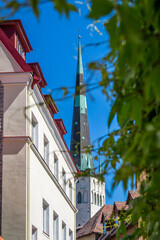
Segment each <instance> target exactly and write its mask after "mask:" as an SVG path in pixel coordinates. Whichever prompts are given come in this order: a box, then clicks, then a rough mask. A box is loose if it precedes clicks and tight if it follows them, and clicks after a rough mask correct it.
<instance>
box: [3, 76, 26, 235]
mask: <svg viewBox="0 0 160 240" xmlns="http://www.w3.org/2000/svg"><path fill="white" fill-rule="evenodd" d="M27 79H28V74H27V75H26V76H25V77H24V75H23V76H21V75H19V74H12V75H11V74H8V75H7V74H4V75H3V74H2V75H1V80H2V84H3V89H4V106H3V113H4V116H3V118H4V121H3V136H4V139H3V160H2V161H3V173H2V236H3V237H4V239H9V240H13V239H15V238H16V239H25V233H26V139H24V136H25V135H26V117H25V111H24V110H25V106H26V89H27V84H26V82H27Z"/></svg>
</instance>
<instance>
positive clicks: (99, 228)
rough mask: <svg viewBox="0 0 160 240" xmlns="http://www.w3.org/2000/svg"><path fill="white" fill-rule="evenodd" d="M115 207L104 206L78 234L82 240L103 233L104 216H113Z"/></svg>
mask: <svg viewBox="0 0 160 240" xmlns="http://www.w3.org/2000/svg"><path fill="white" fill-rule="evenodd" d="M112 210H113V205H104V206H103V207H102V208H101V209H100V210H99V211H98V212H97V213H96V214H95V215H94V216H93V217H92V218H91V219H90V220H89V221H88V222H87V223H86V224H85V225H84V226H83V227H82V228H81V229H80V230H79V231H78V233H77V238H80V237H82V236H85V235H89V234H91V233H100V234H101V233H103V224H102V223H101V218H102V214H103V213H104V214H105V215H106V216H107V215H111V214H112Z"/></svg>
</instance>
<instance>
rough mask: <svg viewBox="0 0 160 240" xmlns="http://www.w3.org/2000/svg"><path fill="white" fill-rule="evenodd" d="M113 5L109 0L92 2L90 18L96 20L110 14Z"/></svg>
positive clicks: (93, 0)
mask: <svg viewBox="0 0 160 240" xmlns="http://www.w3.org/2000/svg"><path fill="white" fill-rule="evenodd" d="M113 9H114V4H113V2H112V1H111V0H92V8H91V12H90V14H89V17H90V18H93V19H98V18H100V17H103V16H106V15H108V14H109V13H111V12H112V10H113Z"/></svg>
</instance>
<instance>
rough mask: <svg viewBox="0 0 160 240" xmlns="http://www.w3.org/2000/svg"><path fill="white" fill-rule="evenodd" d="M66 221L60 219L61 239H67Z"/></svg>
mask: <svg viewBox="0 0 160 240" xmlns="http://www.w3.org/2000/svg"><path fill="white" fill-rule="evenodd" d="M66 230H67V229H66V223H65V222H64V221H62V240H67V234H66Z"/></svg>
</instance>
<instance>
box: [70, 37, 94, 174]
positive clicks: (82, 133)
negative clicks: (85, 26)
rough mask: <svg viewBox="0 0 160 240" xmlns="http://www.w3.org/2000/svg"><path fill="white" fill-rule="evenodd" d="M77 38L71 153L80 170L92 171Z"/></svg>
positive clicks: (80, 53)
mask: <svg viewBox="0 0 160 240" xmlns="http://www.w3.org/2000/svg"><path fill="white" fill-rule="evenodd" d="M78 38H79V40H78V59H77V76H76V88H75V97H74V107H73V120H72V135H71V147H70V150H71V154H72V156H73V159H74V161H75V163H76V165H77V167H78V168H79V170H80V171H86V170H87V169H88V167H89V168H90V169H91V171H94V163H93V157H92V154H91V153H87V148H88V147H90V146H91V143H90V132H89V123H88V112H87V101H86V94H85V85H84V75H83V64H82V52H81V43H80V38H81V37H80V35H79V37H78Z"/></svg>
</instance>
